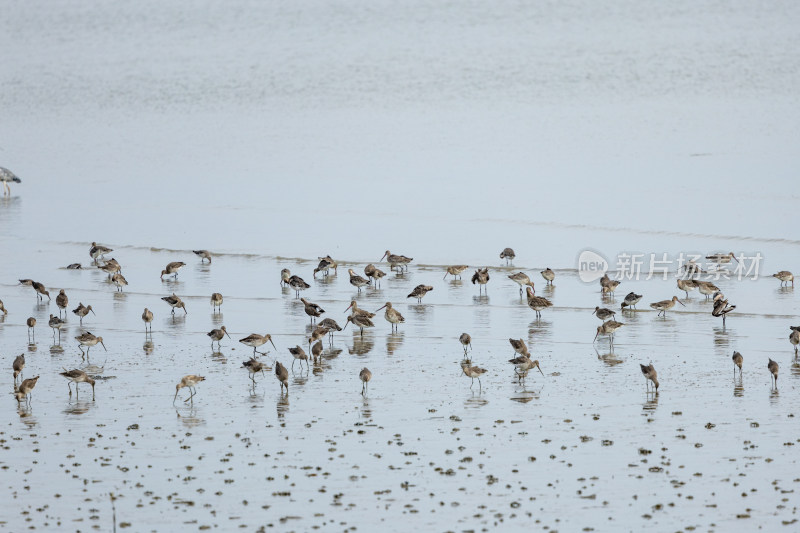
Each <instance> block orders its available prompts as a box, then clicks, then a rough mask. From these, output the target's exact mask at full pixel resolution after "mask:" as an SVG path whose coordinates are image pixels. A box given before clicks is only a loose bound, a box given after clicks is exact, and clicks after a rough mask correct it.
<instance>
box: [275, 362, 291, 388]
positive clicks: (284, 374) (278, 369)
mask: <svg viewBox="0 0 800 533" xmlns="http://www.w3.org/2000/svg"><path fill="white" fill-rule="evenodd" d="M275 377H276V378H278V381H279V382H280V384H281V393H283V389H284V388H285V389H286V394H289V371H288V370H286V367H285V366H283V365H282V364H281V362H280V361H277V362H276V363H275Z"/></svg>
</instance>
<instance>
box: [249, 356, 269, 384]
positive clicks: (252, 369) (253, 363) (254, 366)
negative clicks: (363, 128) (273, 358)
mask: <svg viewBox="0 0 800 533" xmlns="http://www.w3.org/2000/svg"><path fill="white" fill-rule="evenodd" d="M242 366H243V367H244V368H246V369H247V372H249V374H250V379H251V380H252V381H253V385H255V384H256V374H258V373H259V372H261V375H262V376H263V375H264V370H272V369H271V368H269V367H268V366H267V365H265V364H264V363H262V362H261V361H259V360H258V359H256V358H255V357H251V358H250V359H248V360H247V361H244V362H242Z"/></svg>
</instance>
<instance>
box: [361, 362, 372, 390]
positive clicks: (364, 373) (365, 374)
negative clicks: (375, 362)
mask: <svg viewBox="0 0 800 533" xmlns="http://www.w3.org/2000/svg"><path fill="white" fill-rule="evenodd" d="M358 379H360V380H361V395H362V396H364V395H366V394H367V392H368V391H369V380H371V379H372V372H370V371H369V368H367V367H364V368H362V369H361V372H359V373H358Z"/></svg>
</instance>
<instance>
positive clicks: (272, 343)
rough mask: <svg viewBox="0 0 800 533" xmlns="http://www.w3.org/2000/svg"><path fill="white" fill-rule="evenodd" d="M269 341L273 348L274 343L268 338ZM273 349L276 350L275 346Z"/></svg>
mask: <svg viewBox="0 0 800 533" xmlns="http://www.w3.org/2000/svg"><path fill="white" fill-rule="evenodd" d="M269 343H270V344H271V345H272V347H273V348H275V343H274V342H272V339H270V340H269ZM275 350H277V348H275Z"/></svg>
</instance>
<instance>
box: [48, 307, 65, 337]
mask: <svg viewBox="0 0 800 533" xmlns="http://www.w3.org/2000/svg"><path fill="white" fill-rule="evenodd" d="M64 324H66V322H64V321H63V320H61V319H60V318H58V317H57V316H55V315H53V314H51V315H50V320H49V321H48V322H47V325H48V326H50V327H51V328H52V329H53V339H54V340H55V337H56V331H58V343H59V344H61V328H63V327H64Z"/></svg>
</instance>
